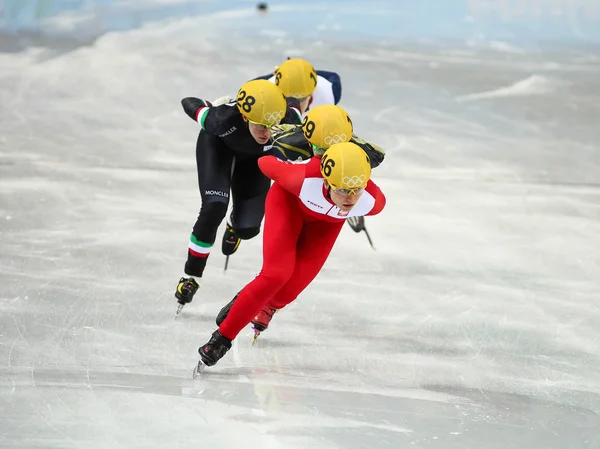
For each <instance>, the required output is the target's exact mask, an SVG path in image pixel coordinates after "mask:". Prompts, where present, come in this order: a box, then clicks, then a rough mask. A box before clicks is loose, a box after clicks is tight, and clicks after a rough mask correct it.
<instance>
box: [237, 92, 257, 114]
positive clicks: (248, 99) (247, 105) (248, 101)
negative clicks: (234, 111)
mask: <svg viewBox="0 0 600 449" xmlns="http://www.w3.org/2000/svg"><path fill="white" fill-rule="evenodd" d="M244 100H245V101H244ZM237 102H238V104H239V105H240V107H241V108H242V109H243V110H244V112H250V111H251V110H252V105H253V104H255V103H256V98H254V97H253V96H252V95H248V96H246V91H245V90H240V93H239V94H238V97H237ZM242 102H243V103H242Z"/></svg>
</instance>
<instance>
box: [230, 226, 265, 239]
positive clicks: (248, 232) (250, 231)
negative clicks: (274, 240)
mask: <svg viewBox="0 0 600 449" xmlns="http://www.w3.org/2000/svg"><path fill="white" fill-rule="evenodd" d="M259 232H260V227H257V228H242V229H236V230H235V233H236V235H237V236H238V237H239V238H241V239H242V240H250V239H251V238H254V237H256V236H257V235H258V233H259Z"/></svg>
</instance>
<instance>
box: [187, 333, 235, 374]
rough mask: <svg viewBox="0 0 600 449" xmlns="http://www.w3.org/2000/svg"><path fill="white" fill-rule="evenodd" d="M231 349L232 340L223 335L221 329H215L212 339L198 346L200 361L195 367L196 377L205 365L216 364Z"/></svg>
mask: <svg viewBox="0 0 600 449" xmlns="http://www.w3.org/2000/svg"><path fill="white" fill-rule="evenodd" d="M230 349H231V340H230V339H228V338H225V337H223V336H222V335H221V334H220V333H219V331H214V332H213V334H212V336H211V337H210V340H208V342H206V344H204V345H203V346H200V348H198V353H199V354H200V362H198V365H197V366H196V368H195V369H194V374H195V376H194V377H196V376H197V375H198V374H199V373H200V372H202V370H203V369H204V367H205V366H214V365H215V364H216V363H217V362H218V361H219V360H221V358H223V356H224V355H225V354H227V351H229V350H230Z"/></svg>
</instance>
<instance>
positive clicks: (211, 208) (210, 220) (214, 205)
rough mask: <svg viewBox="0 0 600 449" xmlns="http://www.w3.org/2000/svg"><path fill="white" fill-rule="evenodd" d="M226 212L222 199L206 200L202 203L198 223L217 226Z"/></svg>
mask: <svg viewBox="0 0 600 449" xmlns="http://www.w3.org/2000/svg"><path fill="white" fill-rule="evenodd" d="M226 213H227V203H225V202H222V201H207V202H204V203H203V204H202V208H201V209H200V214H199V215H198V223H200V224H201V225H202V226H203V227H208V228H215V229H216V228H218V227H219V225H220V224H221V222H222V221H223V219H224V218H225V214H226Z"/></svg>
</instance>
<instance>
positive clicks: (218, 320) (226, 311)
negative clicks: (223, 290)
mask: <svg viewBox="0 0 600 449" xmlns="http://www.w3.org/2000/svg"><path fill="white" fill-rule="evenodd" d="M238 295H239V293H238V294H236V295H235V296H234V297H233V299H232V300H231V301H229V302H228V303H227V304H226V305H225V306H223V308H222V309H221V310H219V313H218V314H217V318H216V320H215V323H217V326H220V325H221V323H222V322H223V321H225V318H227V315H228V314H229V311H230V310H231V307H232V306H233V303H234V302H235V300H236V299H237V297H238Z"/></svg>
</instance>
